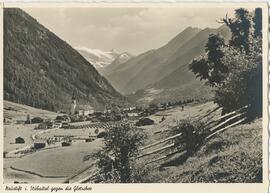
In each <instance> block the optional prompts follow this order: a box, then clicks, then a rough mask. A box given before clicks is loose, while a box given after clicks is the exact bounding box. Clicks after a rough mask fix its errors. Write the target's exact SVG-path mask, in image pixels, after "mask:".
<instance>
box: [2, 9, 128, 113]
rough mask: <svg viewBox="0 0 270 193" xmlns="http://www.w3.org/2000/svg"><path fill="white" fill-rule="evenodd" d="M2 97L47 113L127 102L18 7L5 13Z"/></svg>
mask: <svg viewBox="0 0 270 193" xmlns="http://www.w3.org/2000/svg"><path fill="white" fill-rule="evenodd" d="M4 75H5V76H4V99H5V100H10V101H13V102H16V103H21V104H26V105H29V106H33V107H38V108H43V109H48V110H60V109H61V110H62V109H64V110H68V107H69V104H70V100H71V97H72V95H73V93H75V95H76V98H77V101H78V103H79V104H91V105H92V106H94V107H95V108H102V107H103V106H104V105H105V104H106V103H113V104H125V103H126V99H125V98H124V97H122V96H121V94H119V93H118V92H117V91H116V90H115V89H114V88H113V87H112V86H111V84H110V83H109V82H108V81H107V80H106V79H105V78H104V77H102V76H101V75H100V74H99V73H98V72H97V70H96V69H95V68H94V67H93V66H92V65H90V63H89V62H88V61H87V60H86V59H84V58H83V57H82V56H81V55H80V54H79V53H78V52H77V51H76V50H74V49H73V48H72V47H71V46H70V45H68V44H67V43H66V42H65V41H63V40H61V39H60V38H58V37H57V36H56V35H55V34H53V33H52V32H50V31H49V30H48V29H46V28H45V27H44V26H42V25H41V24H39V23H38V22H37V21H36V20H35V19H34V18H32V17H31V16H30V15H28V14H27V13H25V12H24V11H22V10H20V9H14V8H7V9H4Z"/></svg>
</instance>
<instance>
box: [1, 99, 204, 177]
mask: <svg viewBox="0 0 270 193" xmlns="http://www.w3.org/2000/svg"><path fill="white" fill-rule="evenodd" d="M198 102H199V101H198V100H196V101H195V100H193V99H192V100H185V101H183V102H181V101H179V102H174V103H172V102H170V103H161V104H151V105H149V106H148V107H147V108H142V107H136V106H130V107H125V108H122V109H121V108H117V109H108V108H107V109H105V110H104V111H95V110H94V109H93V108H92V107H91V106H90V105H87V107H88V108H85V109H79V108H78V104H77V101H76V99H75V97H72V100H71V103H70V109H69V110H68V112H63V111H61V112H56V113H53V115H50V116H49V113H47V114H46V112H45V113H43V114H41V116H35V115H30V114H31V113H28V112H31V111H24V113H26V112H27V113H26V114H24V115H23V116H20V119H17V120H13V119H14V118H12V117H15V116H13V115H12V116H5V118H4V125H5V126H4V141H5V149H4V152H3V158H4V160H5V163H8V164H7V167H8V168H5V169H7V170H12V172H14V171H15V170H16V172H18V171H19V172H23V173H28V174H27V175H29V173H32V171H31V168H29V170H28V169H25V168H24V167H16V165H17V166H18V165H19V166H20V165H21V163H22V162H24V161H23V160H24V159H25V158H27V157H31V156H35V155H37V154H40V153H43V154H46V152H49V151H54V150H57V149H62V148H69V147H70V149H71V150H72V151H79V150H78V148H77V146H85V147H89V145H90V146H92V145H93V146H95V143H97V144H98V145H97V146H98V147H100V146H102V143H103V142H102V140H103V137H104V136H105V135H106V132H105V130H106V129H109V128H111V127H114V126H117V125H118V124H121V123H123V122H128V123H130V124H133V125H134V126H136V127H145V126H146V127H147V126H151V125H156V124H159V123H162V122H163V121H165V120H166V116H162V115H159V116H157V117H158V119H155V118H150V116H151V115H154V114H158V113H159V112H165V111H168V110H170V109H173V108H176V107H177V108H179V110H180V111H184V108H185V106H186V105H188V104H189V103H198ZM7 103H11V102H7V101H6V104H7ZM14 104H15V103H14ZM14 104H12V105H14ZM16 105H17V104H16ZM84 106H86V105H84ZM5 110H6V112H13V111H14V112H16V111H18V110H15V109H14V107H12V106H11V107H10V106H9V107H6V109H5ZM44 114H46V116H47V115H48V116H47V117H46V116H44ZM165 115H166V113H165ZM23 119H24V120H23ZM14 130H17V131H16V132H14ZM11 135H12V136H11ZM65 151H66V150H65ZM86 152H87V149H86ZM86 152H85V153H86ZM84 156H85V155H84ZM29 159H30V158H29ZM31 159H32V158H31ZM13 163H15V164H13ZM17 163H19V164H17ZM14 165H15V166H14ZM74 167H76V166H75V165H74ZM34 173H36V172H34Z"/></svg>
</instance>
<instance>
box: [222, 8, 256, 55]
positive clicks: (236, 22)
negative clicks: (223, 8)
mask: <svg viewBox="0 0 270 193" xmlns="http://www.w3.org/2000/svg"><path fill="white" fill-rule="evenodd" d="M221 23H225V24H226V25H227V26H228V27H229V28H230V30H231V33H232V38H231V40H230V41H229V45H230V46H233V47H236V48H239V49H244V50H245V51H246V52H249V43H250V42H249V36H250V32H251V16H250V14H249V11H248V10H246V9H243V8H240V9H236V10H235V18H234V19H231V18H228V17H227V15H226V18H224V19H222V20H221Z"/></svg>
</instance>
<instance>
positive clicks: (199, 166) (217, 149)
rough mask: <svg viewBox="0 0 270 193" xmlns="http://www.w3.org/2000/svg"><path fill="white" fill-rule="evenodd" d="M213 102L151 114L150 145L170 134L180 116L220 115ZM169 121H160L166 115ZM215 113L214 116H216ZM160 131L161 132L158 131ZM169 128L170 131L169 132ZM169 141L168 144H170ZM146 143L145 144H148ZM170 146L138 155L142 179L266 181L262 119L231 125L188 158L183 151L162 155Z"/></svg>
mask: <svg viewBox="0 0 270 193" xmlns="http://www.w3.org/2000/svg"><path fill="white" fill-rule="evenodd" d="M216 107H217V106H216V104H214V103H213V102H207V103H203V104H192V105H187V106H186V107H185V110H184V111H181V108H180V107H176V108H173V109H170V110H167V111H163V112H159V113H157V114H155V115H152V116H150V118H151V119H152V120H155V122H156V124H155V125H153V126H145V132H146V133H147V136H148V138H147V142H146V145H149V144H152V143H155V142H157V141H160V140H162V139H164V138H166V137H165V136H167V137H168V136H169V131H166V130H164V128H169V130H170V129H171V128H172V127H173V126H176V125H177V124H178V123H179V121H180V120H184V119H189V120H196V119H198V118H199V117H204V116H206V115H208V116H206V117H207V118H205V119H203V120H204V121H206V120H207V119H209V116H211V117H212V116H213V117H214V119H216V118H217V117H219V116H220V115H221V114H220V113H221V111H213V110H214V109H215V108H216ZM163 116H164V117H165V118H166V119H165V121H163V122H161V123H160V120H161V118H162V117H163ZM213 117H212V118H213ZM158 131H160V132H158ZM165 131H166V132H165ZM170 143H171V141H170V142H168V143H167V144H170ZM167 144H166V143H165V144H164V143H162V144H159V145H157V146H155V147H151V148H149V149H147V150H145V152H151V151H153V150H155V149H158V148H161V147H164V146H166V145H167ZM146 145H145V146H146ZM169 152H170V150H169V149H167V150H164V151H161V152H159V153H157V154H153V155H149V156H146V157H143V158H140V159H138V163H137V164H138V166H137V167H138V168H139V171H138V172H139V174H140V177H141V179H140V182H143V183H260V182H262V119H261V118H258V119H255V120H254V121H253V122H250V123H244V124H240V125H237V126H234V127H231V128H229V129H227V130H225V131H223V132H221V133H219V134H217V135H216V136H214V137H213V138H211V139H210V140H208V141H207V142H206V143H204V144H203V145H202V146H201V147H200V148H199V149H198V151H197V152H196V153H195V154H194V155H192V156H190V157H188V158H185V157H184V156H183V155H181V153H179V154H175V155H174V156H172V157H170V158H168V160H159V161H158V160H156V161H155V162H151V160H154V159H157V158H162V157H163V156H164V155H166V154H168V153H169Z"/></svg>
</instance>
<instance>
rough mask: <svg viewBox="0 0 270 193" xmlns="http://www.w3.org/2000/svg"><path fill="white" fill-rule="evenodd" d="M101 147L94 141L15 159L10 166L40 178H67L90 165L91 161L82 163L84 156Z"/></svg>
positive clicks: (97, 141)
mask: <svg viewBox="0 0 270 193" xmlns="http://www.w3.org/2000/svg"><path fill="white" fill-rule="evenodd" d="M101 145H102V142H101V140H95V141H93V142H91V143H75V144H72V146H69V147H59V148H56V149H48V150H43V151H39V152H36V153H34V154H30V155H27V156H24V157H22V158H20V159H17V160H16V161H14V162H13V163H12V164H11V165H12V167H14V168H16V169H20V170H25V171H31V172H35V173H37V174H40V175H42V176H52V177H69V176H71V175H73V174H74V173H76V172H78V171H80V170H82V169H83V168H86V167H87V166H88V165H89V164H91V163H92V161H93V160H92V159H90V160H89V161H84V156H86V155H91V154H93V153H94V152H96V151H97V150H99V149H100V148H101Z"/></svg>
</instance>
